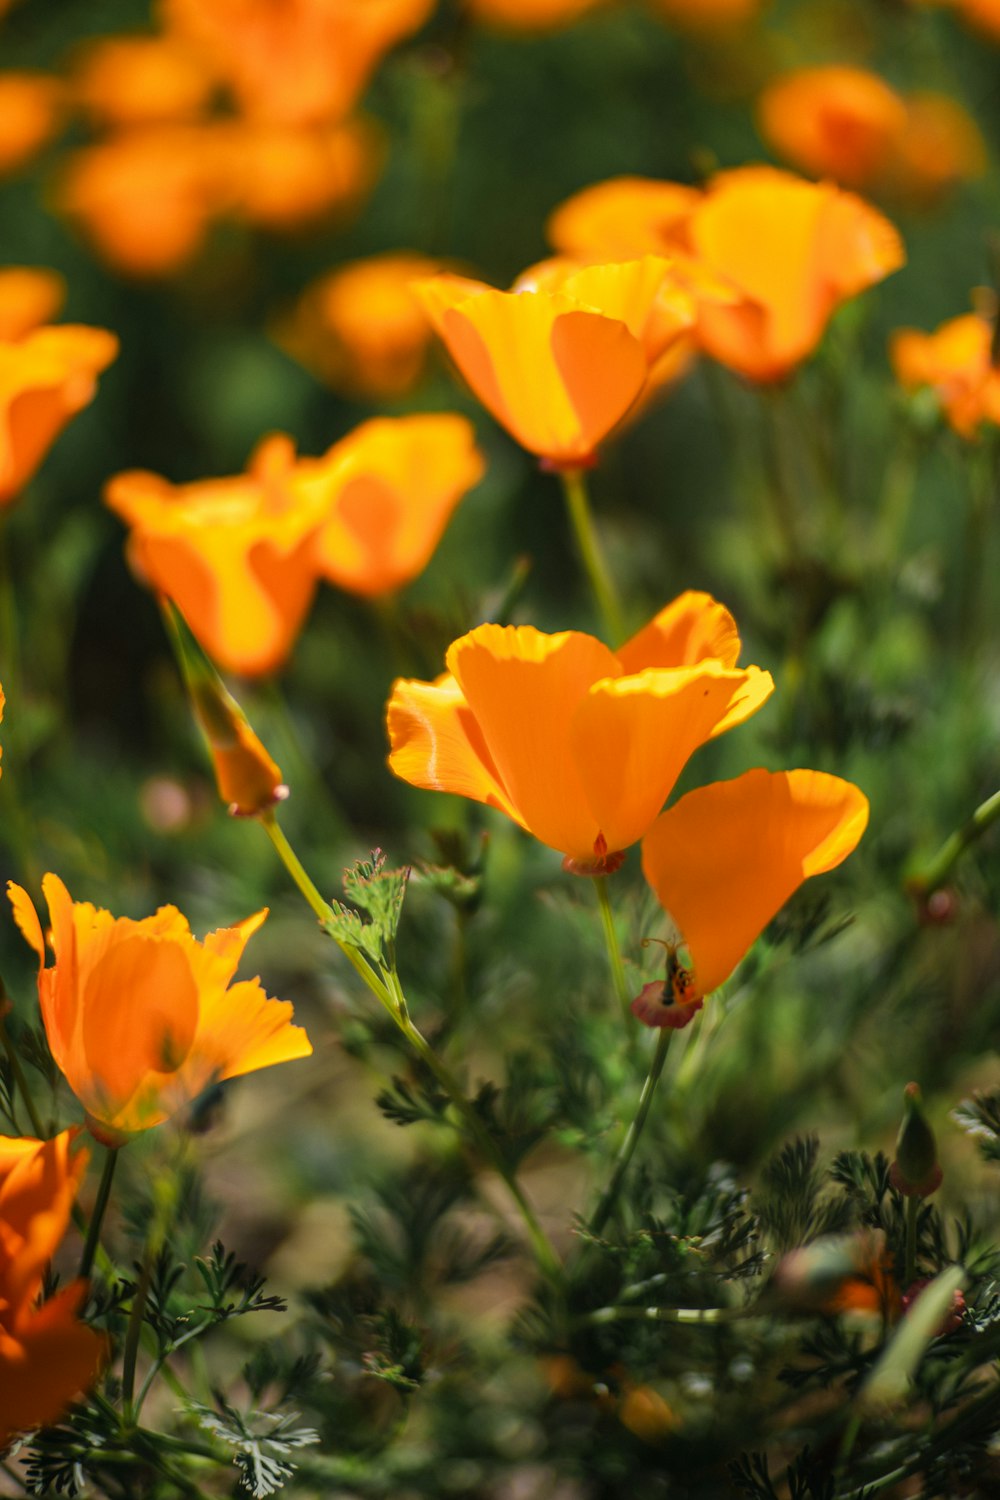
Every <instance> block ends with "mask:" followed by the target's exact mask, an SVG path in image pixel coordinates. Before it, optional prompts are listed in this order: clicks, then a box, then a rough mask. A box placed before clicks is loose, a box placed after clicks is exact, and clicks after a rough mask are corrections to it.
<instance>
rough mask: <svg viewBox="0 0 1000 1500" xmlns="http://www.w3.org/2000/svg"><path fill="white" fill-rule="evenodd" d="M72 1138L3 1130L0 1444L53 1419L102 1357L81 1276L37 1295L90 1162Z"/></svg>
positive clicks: (66, 1132) (0, 1178)
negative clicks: (83, 1303) (82, 1314)
mask: <svg viewBox="0 0 1000 1500" xmlns="http://www.w3.org/2000/svg"><path fill="white" fill-rule="evenodd" d="M75 1136H76V1131H71V1130H64V1131H63V1132H62V1134H61V1135H57V1136H55V1137H54V1138H53V1139H52V1140H50V1141H36V1140H30V1139H11V1138H9V1137H7V1136H0V1448H3V1447H4V1446H5V1445H6V1444H7V1443H8V1442H9V1441H10V1439H11V1438H12V1437H14V1435H15V1434H16V1433H18V1432H23V1431H25V1430H26V1429H27V1428H29V1427H40V1426H44V1425H45V1424H46V1423H47V1422H54V1421H55V1419H56V1418H57V1417H58V1416H59V1415H60V1413H61V1412H62V1411H63V1409H64V1408H65V1407H66V1406H67V1405H68V1404H69V1402H70V1401H71V1400H72V1399H73V1397H74V1396H76V1395H78V1394H79V1393H80V1392H81V1391H83V1390H84V1389H85V1388H86V1387H87V1386H88V1385H89V1384H90V1382H91V1381H92V1380H93V1378H94V1376H95V1375H96V1374H97V1370H98V1367H99V1365H100V1363H101V1359H102V1357H103V1355H104V1341H103V1339H101V1338H100V1336H99V1335H98V1334H96V1333H94V1331H93V1330H92V1329H90V1328H87V1327H86V1326H85V1325H84V1324H83V1323H81V1322H80V1321H79V1320H78V1318H77V1316H76V1312H77V1308H78V1306H79V1303H80V1299H81V1297H82V1295H83V1292H84V1289H85V1288H84V1284H83V1283H82V1282H75V1283H73V1284H71V1285H69V1286H65V1287H62V1288H61V1289H60V1290H59V1291H57V1292H56V1293H55V1294H54V1296H52V1297H49V1298H48V1299H47V1301H45V1302H43V1303H42V1304H41V1305H40V1306H39V1305H38V1301H37V1298H38V1294H39V1292H40V1291H41V1288H42V1281H43V1278H44V1275H45V1269H46V1266H47V1264H48V1262H49V1260H50V1259H51V1257H52V1256H53V1255H54V1253H55V1251H56V1250H57V1248H58V1246H59V1243H60V1241H61V1240H62V1237H63V1235H64V1234H65V1232H66V1227H67V1225H68V1223H69V1216H70V1212H71V1210H72V1207H73V1199H74V1197H75V1196H76V1189H77V1185H78V1183H79V1180H80V1177H81V1176H82V1174H83V1171H84V1168H85V1167H86V1164H87V1153H86V1151H81V1150H75V1149H74V1146H73V1142H74V1137H75Z"/></svg>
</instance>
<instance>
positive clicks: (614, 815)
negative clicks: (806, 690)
mask: <svg viewBox="0 0 1000 1500" xmlns="http://www.w3.org/2000/svg"><path fill="white" fill-rule="evenodd" d="M739 650H740V641H739V636H738V634H737V631H736V626H735V624H734V622H733V619H732V616H731V615H730V614H729V612H728V611H727V610H725V609H724V608H723V607H722V605H720V604H717V603H716V602H715V600H714V599H711V598H709V596H708V595H707V594H696V593H687V594H682V595H681V596H680V598H678V599H675V600H674V601H673V603H672V604H668V605H667V606H666V607H665V608H664V609H663V610H661V611H660V613H659V614H658V615H657V616H656V617H655V618H654V619H653V620H652V621H651V622H650V623H649V625H647V626H646V627H645V628H644V629H643V630H641V631H640V632H639V633H638V634H637V635H636V636H633V638H632V639H631V640H630V641H628V642H626V644H625V645H624V646H623V647H621V649H620V650H619V651H618V652H617V653H613V652H611V651H610V650H609V649H608V648H607V646H604V645H602V644H601V642H600V641H597V640H595V639H594V638H593V636H589V635H582V634H580V633H579V632H577V631H563V632H562V633H561V634H559V635H544V634H543V633H542V632H541V631H538V630H535V629H533V628H532V627H531V626H529V625H522V626H507V627H501V626H499V625H480V626H479V627H478V628H477V629H476V630H473V631H471V632H470V633H469V634H468V635H465V636H462V638H461V639H460V640H458V641H456V642H455V643H454V644H453V645H452V646H451V648H450V650H449V651H448V655H447V666H448V673H447V674H446V675H444V676H443V677H439V678H438V679H437V681H436V682H432V683H431V682H413V681H402V680H400V681H398V682H396V683H395V684H394V686H393V690H392V697H391V699H390V702H389V707H388V727H389V739H390V742H391V745H392V753H391V754H390V756H389V765H390V767H391V769H392V770H393V771H394V772H395V773H396V775H397V776H400V777H401V778H402V779H403V780H404V781H409V782H411V783H412V784H413V785H414V786H420V787H426V788H428V789H430V790H434V791H442V792H455V793H457V794H458V795H459V796H462V797H470V798H472V799H473V800H474V801H476V802H485V803H488V804H489V805H490V806H492V807H498V808H500V810H501V811H502V812H505V813H506V814H507V815H508V816H509V817H511V818H513V819H514V821H515V822H517V823H519V824H520V825H521V827H522V828H525V829H526V830H527V831H528V832H529V833H532V834H534V836H535V837H536V838H537V839H540V840H541V842H542V843H543V844H548V845H549V846H550V848H553V849H558V850H560V851H561V852H562V853H563V854H564V855H565V856H566V859H565V861H564V863H565V865H566V867H567V868H569V869H574V870H575V871H576V872H577V873H581V874H584V873H586V874H593V873H600V872H602V871H605V870H611V869H615V868H617V866H618V865H619V864H620V863H621V858H622V852H621V851H623V850H624V849H626V848H627V847H628V846H629V845H630V844H633V843H635V841H636V840H637V839H639V838H641V837H642V835H643V834H644V833H645V831H646V830H647V829H648V828H649V826H650V824H651V823H652V821H653V819H654V818H655V817H656V815H657V813H658V812H659V810H660V808H661V807H662V806H663V802H664V800H665V799H666V797H667V795H668V793H669V792H670V790H671V788H672V787H673V785H674V782H675V781H676V780H677V777H678V776H679V775H680V773H681V771H682V770H683V768H684V765H685V763H686V762H687V760H688V759H689V757H690V756H691V755H692V754H693V753H694V751H695V750H696V749H697V748H698V746H699V745H702V744H704V743H705V741H706V740H708V739H711V738H712V737H714V736H715V735H717V734H721V733H722V732H723V731H724V730H726V729H729V728H731V727H732V726H733V725H734V724H738V723H741V722H742V721H743V720H744V719H745V718H748V717H749V715H750V714H752V713H754V712H756V710H757V709H758V708H759V707H760V706H761V704H762V703H763V702H764V701H765V700H766V699H767V697H768V696H769V695H770V693H771V691H772V689H773V686H774V684H773V682H772V681H771V677H770V674H769V673H768V672H761V671H760V670H759V669H758V668H757V667H743V668H738V667H737V666H736V665H735V663H736V660H737V657H738V655H739Z"/></svg>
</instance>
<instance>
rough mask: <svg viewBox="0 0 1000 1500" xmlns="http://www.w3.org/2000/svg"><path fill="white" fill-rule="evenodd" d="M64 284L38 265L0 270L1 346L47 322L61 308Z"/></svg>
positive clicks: (14, 340)
mask: <svg viewBox="0 0 1000 1500" xmlns="http://www.w3.org/2000/svg"><path fill="white" fill-rule="evenodd" d="M65 297H66V283H65V282H64V281H63V278H62V277H61V276H60V275H59V273H58V271H46V270H43V269H42V268H41V267H39V266H5V267H4V268H3V269H2V270H0V343H5V344H14V343H17V341H18V339H23V338H25V337H26V335H27V334H29V333H33V332H34V331H35V329H36V328H40V327H41V326H42V324H43V323H48V322H50V321H51V320H52V319H53V318H54V317H55V315H56V313H57V312H58V311H59V309H60V307H62V304H63V301H64V299H65Z"/></svg>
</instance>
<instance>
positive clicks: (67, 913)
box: [8, 875, 312, 1144]
mask: <svg viewBox="0 0 1000 1500" xmlns="http://www.w3.org/2000/svg"><path fill="white" fill-rule="evenodd" d="M42 890H43V892H44V893H45V898H46V900H47V901H48V906H49V918H50V923H51V935H50V943H51V946H52V949H53V951H54V953H55V964H54V965H53V966H52V967H51V968H46V966H45V940H44V938H43V936H42V927H41V923H40V922H39V920H38V916H37V914H36V912H35V908H34V906H33V905H32V903H31V899H30V897H29V896H28V894H27V892H26V891H24V890H22V889H21V887H20V886H18V885H14V884H13V882H12V883H11V884H10V885H9V886H8V893H9V895H10V900H11V904H12V905H13V908H14V916H15V919H16V921H17V925H18V927H19V928H20V929H21V933H22V934H23V936H24V938H25V940H26V941H27V942H28V944H29V945H30V946H31V947H32V948H33V949H34V950H35V952H36V954H37V955H38V998H39V1004H40V1006H41V1011H42V1019H43V1021H44V1023H45V1033H46V1036H47V1037H48V1042H49V1047H50V1048H51V1051H52V1056H53V1057H54V1059H55V1061H56V1064H57V1066H58V1067H59V1068H60V1070H61V1071H62V1073H63V1075H64V1077H65V1079H66V1081H67V1083H68V1084H69V1086H70V1088H71V1089H72V1090H73V1092H74V1094H75V1095H76V1097H77V1099H78V1100H79V1101H80V1103H81V1104H82V1105H83V1107H84V1109H85V1110H86V1112H87V1122H88V1126H89V1128H90V1130H91V1132H92V1133H93V1134H94V1135H95V1136H96V1137H97V1139H99V1140H104V1141H106V1142H107V1143H108V1144H120V1143H121V1141H122V1139H123V1138H127V1137H128V1136H129V1135H131V1134H133V1133H135V1132H136V1131H140V1130H148V1129H149V1128H150V1127H151V1126H153V1125H159V1124H161V1123H162V1122H163V1121H164V1120H167V1119H169V1118H170V1116H171V1115H172V1114H175V1113H176V1111H177V1110H179V1109H181V1108H183V1107H184V1105H186V1104H189V1103H190V1102H191V1101H192V1100H193V1099H195V1098H196V1097H197V1096H198V1094H200V1093H201V1092H202V1091H203V1090H204V1089H206V1088H208V1086H209V1085H210V1084H212V1083H216V1082H219V1081H220V1080H222V1079H226V1078H236V1077H238V1076H240V1075H241V1074H243V1073H252V1072H254V1071H255V1070H256V1069H257V1068H266V1067H269V1066H270V1065H271V1064H272V1063H279V1062H288V1061H290V1060H292V1059H293V1058H299V1057H308V1056H309V1054H310V1053H311V1052H312V1047H311V1045H310V1043H309V1039H308V1037H307V1036H306V1034H305V1032H304V1031H303V1030H302V1028H301V1027H299V1026H293V1025H292V1007H291V1005H289V1004H288V1003H287V1002H284V1001H280V1000H272V999H269V998H268V996H267V995H265V993H264V991H263V990H262V988H261V986H260V981H259V980H258V979H249V980H241V981H239V982H238V983H236V984H233V983H231V981H232V978H233V975H234V974H235V972H236V968H237V965H238V964H239V962H240V959H241V958H242V956H243V949H244V948H245V947H246V944H247V942H248V940H249V939H250V938H251V937H252V936H253V934H254V933H255V932H256V931H257V930H258V929H259V928H260V926H261V925H262V923H263V921H264V919H265V917H266V916H267V911H266V910H265V911H260V912H257V913H256V915H254V916H252V917H247V919H246V920H245V921H243V922H240V923H239V924H238V925H237V926H236V927H228V928H222V929H221V930H220V931H218V932H213V933H210V934H209V936H208V937H206V938H205V940H204V941H203V942H199V941H198V940H197V939H196V938H194V937H192V935H191V931H190V929H189V927H188V924H187V920H186V919H185V918H184V917H183V916H182V915H181V913H180V912H179V911H178V910H177V908H176V907H174V906H162V907H160V909H159V911H158V912H156V914H155V915H154V916H151V917H144V918H143V919H142V921H134V920H133V919H132V918H131V917H117V918H116V917H113V916H112V915H111V913H110V912H108V911H103V910H101V909H100V908H99V907H95V906H92V905H91V904H90V903H89V902H88V901H73V900H72V899H71V897H70V894H69V892H68V891H67V889H66V887H65V886H64V885H63V883H62V881H61V880H60V879H59V877H58V876H57V875H46V876H45V878H44V879H43V881H42Z"/></svg>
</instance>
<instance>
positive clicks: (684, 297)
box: [515, 255, 695, 364]
mask: <svg viewBox="0 0 1000 1500" xmlns="http://www.w3.org/2000/svg"><path fill="white" fill-rule="evenodd" d="M543 274H544V287H545V290H548V291H555V292H563V293H564V294H565V295H566V296H567V297H570V298H571V299H572V300H573V301H574V302H576V303H578V304H579V305H580V306H581V307H583V308H585V309H587V310H588V311H592V312H599V313H603V314H604V316H605V317H608V318H617V319H618V321H619V322H621V323H624V324H625V327H626V328H627V329H628V331H629V333H630V334H631V335H632V337H633V338H635V339H638V340H639V343H640V344H641V345H642V346H643V350H644V352H645V355H646V359H647V361H648V362H649V364H653V363H655V361H656V360H658V359H659V358H660V357H661V355H663V354H664V353H665V352H666V351H667V350H668V349H669V348H670V346H671V345H672V344H674V343H675V342H676V341H677V339H678V338H679V337H680V336H681V334H682V333H684V332H685V331H686V330H687V329H688V328H691V327H692V326H693V325H694V321H695V300H694V297H693V296H692V295H691V293H690V292H688V291H687V290H686V288H685V287H684V286H683V285H682V284H681V283H680V282H679V281H678V279H677V277H676V275H675V273H674V265H673V262H672V261H671V260H669V259H667V258H666V257H665V256H662V255H644V256H642V257H641V258H639V259H637V260H626V261H615V262H612V263H610V264H598V265H591V266H584V267H582V268H581V267H580V266H578V265H576V264H575V263H574V262H573V261H568V260H564V261H559V260H556V261H550V262H549V263H548V269H547V273H545V268H543ZM523 280H524V278H522V282H523ZM522 282H519V283H518V284H517V286H516V287H515V290H520V288H521V285H522Z"/></svg>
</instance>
